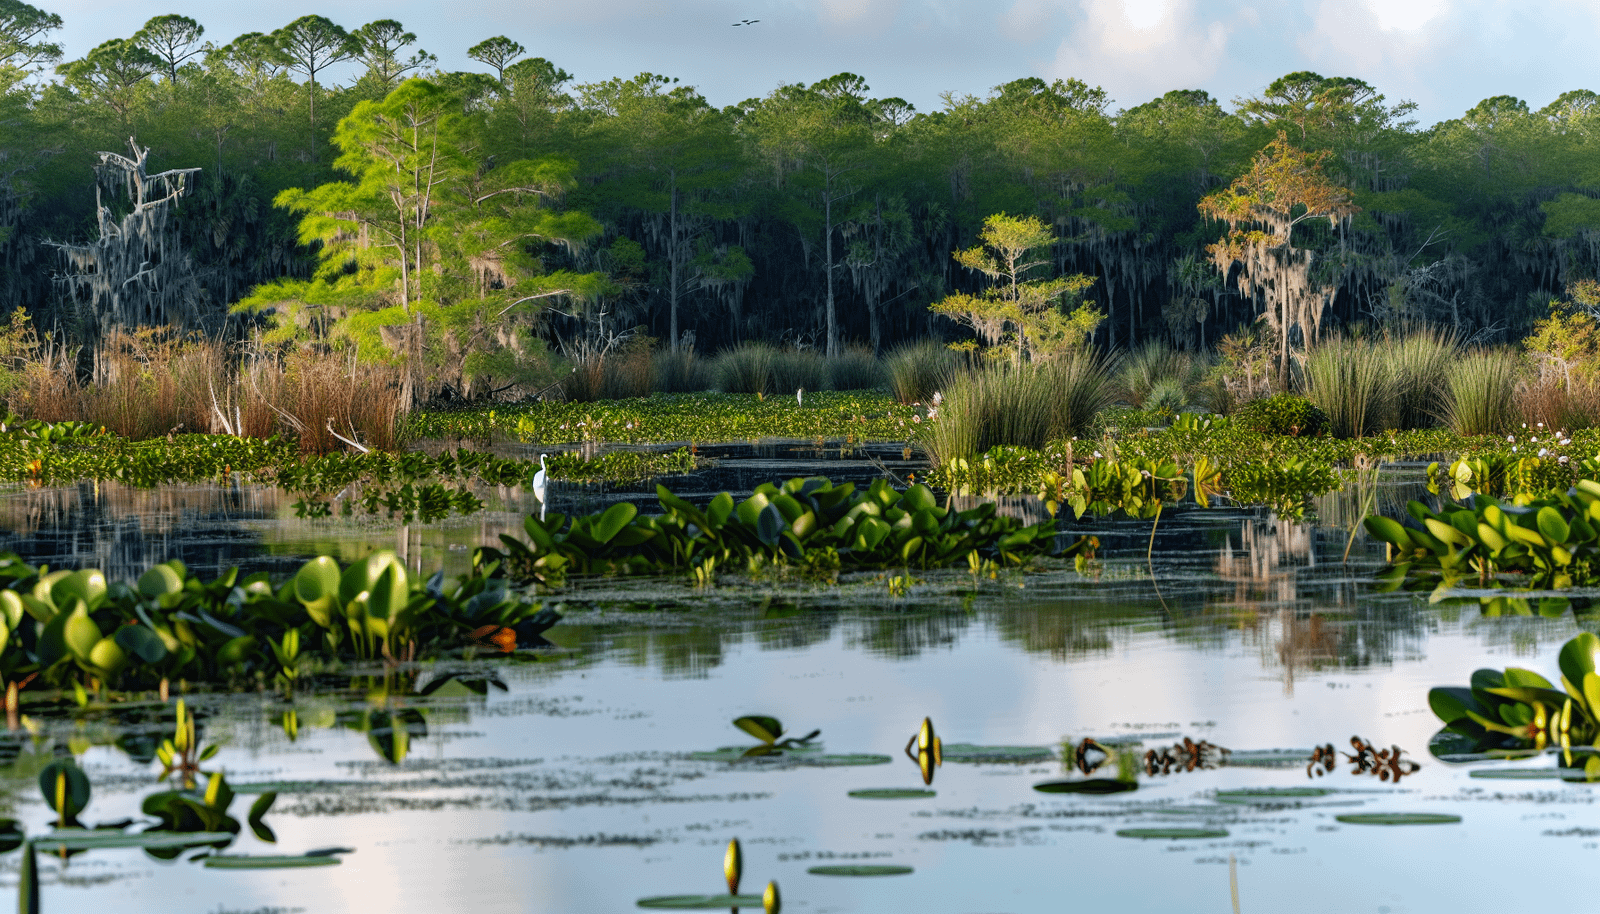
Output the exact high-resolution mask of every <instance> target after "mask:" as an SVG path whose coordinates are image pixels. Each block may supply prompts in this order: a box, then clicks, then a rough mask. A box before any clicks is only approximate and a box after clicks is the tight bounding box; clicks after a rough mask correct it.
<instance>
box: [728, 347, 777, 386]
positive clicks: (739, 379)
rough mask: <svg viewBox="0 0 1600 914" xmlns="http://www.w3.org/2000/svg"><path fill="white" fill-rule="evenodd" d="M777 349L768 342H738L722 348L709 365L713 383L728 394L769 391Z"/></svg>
mask: <svg viewBox="0 0 1600 914" xmlns="http://www.w3.org/2000/svg"><path fill="white" fill-rule="evenodd" d="M776 360H777V350H776V349H774V348H773V347H772V346H771V345H770V344H768V343H762V342H753V343H740V344H739V345H737V346H734V347H733V348H732V349H724V350H723V351H722V353H721V354H720V355H718V356H717V361H716V363H715V365H714V366H713V369H714V372H715V374H716V378H717V386H718V387H720V388H722V390H723V391H724V392H725V393H730V394H770V393H772V392H773V391H774V390H776V389H777V388H775V387H774V386H773V383H772V365H773V362H774V361H776Z"/></svg>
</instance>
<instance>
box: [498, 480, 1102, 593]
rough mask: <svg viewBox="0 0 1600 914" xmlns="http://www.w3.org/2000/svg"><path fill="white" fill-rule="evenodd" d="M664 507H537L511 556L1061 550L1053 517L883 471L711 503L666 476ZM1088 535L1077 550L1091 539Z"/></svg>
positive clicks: (606, 561) (929, 555)
mask: <svg viewBox="0 0 1600 914" xmlns="http://www.w3.org/2000/svg"><path fill="white" fill-rule="evenodd" d="M656 495H657V498H658V499H659V500H660V503H661V510H662V513H661V514H659V515H640V514H639V511H638V508H636V507H634V506H633V505H632V504H630V503H627V502H619V503H618V504H615V505H612V506H611V507H610V508H607V509H606V510H605V511H603V512H599V513H596V514H590V515H585V516H582V517H573V518H568V517H566V516H565V515H561V514H552V515H549V516H547V517H546V518H544V519H541V518H539V517H537V516H532V517H529V518H528V520H527V522H526V524H525V525H524V526H525V529H526V531H527V536H528V539H527V542H523V541H521V540H518V539H516V538H515V537H511V536H506V535H502V536H501V540H502V541H503V542H504V544H505V551H504V552H503V553H499V552H492V551H490V550H487V549H486V550H484V553H485V556H484V557H485V559H486V560H489V559H493V560H501V559H503V560H504V562H505V567H506V568H507V571H508V574H509V575H510V576H511V577H512V578H513V579H514V580H517V581H522V582H537V583H539V584H543V585H545V586H551V587H554V586H559V585H560V584H562V583H563V582H564V581H565V578H566V575H567V574H569V573H574V574H597V573H605V574H656V573H663V572H669V571H689V570H691V569H694V570H696V571H697V573H698V577H700V578H701V579H705V578H708V577H709V576H710V575H711V574H713V573H714V572H715V570H716V569H717V568H728V567H729V566H730V565H737V564H745V565H748V564H749V563H750V562H752V561H753V560H760V561H762V562H797V563H804V562H807V561H808V560H811V559H813V558H814V557H815V556H816V555H817V554H819V553H820V554H822V555H825V556H828V557H829V559H830V560H831V559H833V558H837V561H838V563H839V564H838V567H841V568H846V569H854V568H886V567H892V566H905V567H910V566H917V567H922V568H932V567H942V566H948V565H951V564H955V563H957V562H961V561H969V562H970V561H971V560H972V557H973V556H977V557H978V560H979V561H980V562H981V560H982V559H985V558H987V559H989V560H992V561H997V562H1001V563H1004V564H1007V565H1018V564H1020V563H1021V562H1022V561H1023V559H1024V558H1026V557H1028V556H1034V555H1054V554H1057V545H1056V530H1055V524H1054V523H1053V522H1046V523H1041V524H1033V525H1028V524H1024V523H1023V522H1022V521H1020V520H1017V519H1015V518H1010V517H1004V516H1001V515H999V514H998V513H996V510H995V506H994V505H993V504H992V503H986V504H981V505H979V506H977V507H975V508H971V509H968V510H966V511H956V510H953V509H949V508H943V507H940V506H939V504H938V503H937V501H936V500H935V499H934V496H933V492H932V491H930V490H929V489H928V487H927V486H923V485H914V486H912V487H910V488H909V489H907V490H906V491H905V492H898V491H896V490H894V489H893V488H891V487H890V486H889V485H888V484H887V483H886V482H884V481H883V480H881V479H880V480H875V481H874V482H873V483H872V484H871V485H870V486H868V487H867V488H866V489H865V490H864V491H857V490H856V487H855V485H854V484H852V483H845V484H842V485H835V484H833V483H832V482H830V481H829V480H827V479H824V478H821V477H811V478H807V479H791V480H789V481H788V482H786V483H784V484H783V485H782V486H778V485H774V484H772V483H766V484H763V485H761V486H757V487H756V490H755V492H754V493H753V494H752V495H751V496H750V497H749V498H747V499H745V500H744V501H742V502H737V503H736V502H735V501H734V498H733V496H732V495H730V494H729V493H727V492H723V493H722V494H720V495H718V496H717V497H716V498H713V499H712V500H711V502H710V503H709V504H708V505H706V506H705V507H704V508H703V509H702V508H698V507H696V506H694V505H692V504H690V503H689V502H687V501H685V500H683V499H681V498H679V497H677V496H676V495H673V494H672V493H671V492H669V491H667V490H666V488H665V487H662V486H657V487H656ZM1092 548H1093V544H1092V542H1091V540H1090V538H1084V539H1080V540H1078V542H1077V543H1075V544H1074V545H1073V546H1071V547H1070V548H1069V549H1068V550H1067V553H1068V554H1076V553H1079V552H1083V551H1085V550H1088V549H1092Z"/></svg>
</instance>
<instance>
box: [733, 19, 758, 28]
mask: <svg viewBox="0 0 1600 914" xmlns="http://www.w3.org/2000/svg"><path fill="white" fill-rule="evenodd" d="M760 21H761V20H760V19H746V20H744V21H743V22H735V23H734V24H733V27H734V28H738V27H739V26H741V25H755V24H756V23H757V22H760Z"/></svg>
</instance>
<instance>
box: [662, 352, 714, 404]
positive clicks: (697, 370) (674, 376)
mask: <svg viewBox="0 0 1600 914" xmlns="http://www.w3.org/2000/svg"><path fill="white" fill-rule="evenodd" d="M651 365H652V367H653V368H654V369H655V376H656V379H655V380H656V390H658V391H660V392H662V393H668V394H691V393H699V392H700V391H703V390H710V389H711V387H712V385H713V382H714V378H713V375H712V371H711V366H710V365H708V364H706V362H705V361H703V360H702V359H701V358H700V357H699V356H697V355H695V354H694V350H693V349H689V348H687V347H684V348H680V349H663V350H661V351H659V352H657V353H655V354H654V356H653V357H652V360H651Z"/></svg>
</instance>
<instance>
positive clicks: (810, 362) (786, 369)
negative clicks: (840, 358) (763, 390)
mask: <svg viewBox="0 0 1600 914" xmlns="http://www.w3.org/2000/svg"><path fill="white" fill-rule="evenodd" d="M827 383H828V360H827V359H825V358H823V356H822V353H820V352H818V351H817V350H815V349H778V350H775V351H774V353H773V357H772V389H771V390H770V391H768V393H770V394H772V395H773V396H792V395H793V394H794V392H795V390H796V389H798V388H802V387H803V388H805V389H806V390H822V389H823V388H824V387H825V386H826V385H827Z"/></svg>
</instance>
